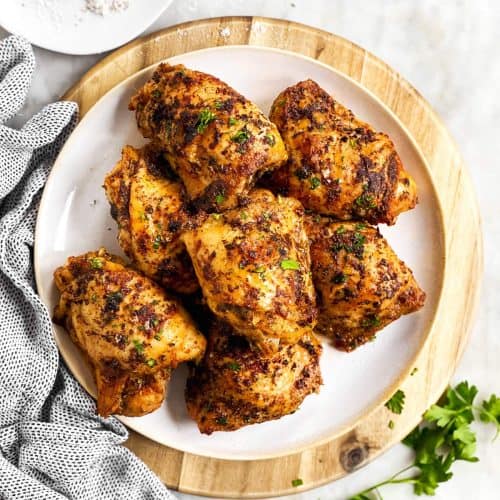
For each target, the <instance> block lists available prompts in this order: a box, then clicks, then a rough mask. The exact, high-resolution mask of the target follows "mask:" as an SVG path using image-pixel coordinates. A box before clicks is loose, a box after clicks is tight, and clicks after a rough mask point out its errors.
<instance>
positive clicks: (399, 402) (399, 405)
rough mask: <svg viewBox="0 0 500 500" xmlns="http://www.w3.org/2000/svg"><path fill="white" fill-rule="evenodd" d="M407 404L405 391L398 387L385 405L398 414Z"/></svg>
mask: <svg viewBox="0 0 500 500" xmlns="http://www.w3.org/2000/svg"><path fill="white" fill-rule="evenodd" d="M404 405H405V393H404V392H403V391H402V390H401V389H398V390H397V391H396V392H395V393H394V394H393V395H392V398H391V399H389V401H387V402H386V403H385V407H386V408H388V409H389V410H391V411H392V413H397V414H398V415H399V414H400V413H401V412H402V411H403V407H404Z"/></svg>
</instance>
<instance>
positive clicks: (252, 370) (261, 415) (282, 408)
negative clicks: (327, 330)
mask: <svg viewBox="0 0 500 500" xmlns="http://www.w3.org/2000/svg"><path fill="white" fill-rule="evenodd" d="M321 350H322V349H321V344H320V343H319V342H318V340H317V339H316V338H315V336H314V334H310V335H305V336H303V337H302V338H301V339H300V340H299V342H298V343H297V344H293V345H290V344H289V345H282V346H281V347H280V348H279V349H278V350H277V351H276V352H273V353H267V354H263V353H262V352H261V351H259V350H257V349H254V348H252V346H251V344H250V343H249V342H248V339H247V338H245V337H239V336H237V335H235V332H234V330H232V328H231V327H229V326H228V325H227V324H223V323H215V324H214V325H213V327H212V328H211V331H210V332H209V336H208V346H207V352H206V355H205V358H204V360H203V362H202V363H201V364H200V365H199V366H197V367H196V368H194V367H193V368H192V373H191V376H190V377H189V378H188V382H187V387H186V404H187V409H188V413H189V415H191V417H192V418H193V419H194V420H195V421H196V422H197V424H198V428H199V429H200V431H201V432H202V433H204V434H211V433H212V432H214V431H234V430H236V429H239V428H240V427H243V426H245V425H249V424H256V423H260V422H266V421H268V420H273V419H277V418H281V417H282V416H284V415H288V414H290V413H293V412H294V411H295V410H297V408H298V407H299V406H300V404H301V403H302V401H303V400H304V398H305V397H306V396H307V395H309V394H311V393H313V392H319V388H320V385H321V383H322V381H321V373H320V368H319V357H320V355H321Z"/></svg>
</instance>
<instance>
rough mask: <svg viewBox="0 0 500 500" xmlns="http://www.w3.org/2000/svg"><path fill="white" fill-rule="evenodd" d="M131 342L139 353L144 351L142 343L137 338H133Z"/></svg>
mask: <svg viewBox="0 0 500 500" xmlns="http://www.w3.org/2000/svg"><path fill="white" fill-rule="evenodd" d="M132 343H133V344H134V347H135V350H136V351H137V352H138V353H139V354H142V353H143V352H144V344H143V343H142V342H141V341H139V340H137V339H133V340H132Z"/></svg>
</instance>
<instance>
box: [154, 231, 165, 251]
mask: <svg viewBox="0 0 500 500" xmlns="http://www.w3.org/2000/svg"><path fill="white" fill-rule="evenodd" d="M162 242H163V238H162V237H161V234H157V235H156V236H155V239H154V240H153V249H154V250H158V249H159V248H160V245H161V244H162Z"/></svg>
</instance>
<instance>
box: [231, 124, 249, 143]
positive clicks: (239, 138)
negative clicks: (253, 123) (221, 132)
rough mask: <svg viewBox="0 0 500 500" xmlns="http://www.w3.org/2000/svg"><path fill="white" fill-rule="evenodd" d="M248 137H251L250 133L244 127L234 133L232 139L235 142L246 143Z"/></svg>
mask: <svg viewBox="0 0 500 500" xmlns="http://www.w3.org/2000/svg"><path fill="white" fill-rule="evenodd" d="M248 139H250V133H249V132H248V130H246V129H244V128H243V129H241V130H238V132H236V134H234V135H233V136H232V137H231V140H232V141H233V142H236V143H238V144H245V142H247V141H248Z"/></svg>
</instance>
